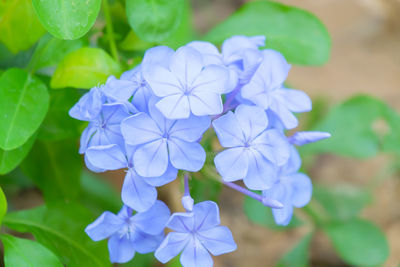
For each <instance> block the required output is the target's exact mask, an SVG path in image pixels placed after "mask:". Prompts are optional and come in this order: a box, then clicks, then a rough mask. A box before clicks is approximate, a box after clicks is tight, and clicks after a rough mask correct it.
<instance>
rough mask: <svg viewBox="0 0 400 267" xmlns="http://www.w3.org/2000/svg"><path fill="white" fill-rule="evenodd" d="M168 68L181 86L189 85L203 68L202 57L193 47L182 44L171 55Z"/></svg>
mask: <svg viewBox="0 0 400 267" xmlns="http://www.w3.org/2000/svg"><path fill="white" fill-rule="evenodd" d="M169 68H170V70H171V72H172V73H173V74H174V75H175V76H176V77H177V78H178V80H179V81H180V83H181V84H182V85H183V86H186V87H190V86H191V85H192V83H193V81H194V80H195V79H196V77H197V76H198V75H199V74H200V72H201V70H202V69H203V59H202V57H201V54H200V53H199V52H197V51H196V50H195V49H193V48H191V47H188V46H183V47H181V48H179V49H178V50H176V52H175V54H174V55H173V56H172V58H171V61H170V66H169Z"/></svg>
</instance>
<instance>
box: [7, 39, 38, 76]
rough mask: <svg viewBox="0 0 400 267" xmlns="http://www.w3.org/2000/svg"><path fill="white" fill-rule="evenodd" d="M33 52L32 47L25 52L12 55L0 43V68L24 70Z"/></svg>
mask: <svg viewBox="0 0 400 267" xmlns="http://www.w3.org/2000/svg"><path fill="white" fill-rule="evenodd" d="M33 50H34V47H31V48H30V49H28V50H26V51H21V52H18V53H17V54H14V53H12V52H11V51H10V50H8V48H7V47H6V46H5V45H4V44H2V43H0V68H4V69H8V68H21V69H23V68H25V67H26V66H28V63H29V62H30V60H31V57H32V54H33ZM2 71H3V70H2ZM0 74H1V73H0Z"/></svg>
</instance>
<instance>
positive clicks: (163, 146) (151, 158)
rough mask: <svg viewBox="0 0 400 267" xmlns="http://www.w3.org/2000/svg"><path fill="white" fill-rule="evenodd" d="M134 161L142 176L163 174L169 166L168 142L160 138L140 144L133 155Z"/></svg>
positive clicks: (137, 170)
mask: <svg viewBox="0 0 400 267" xmlns="http://www.w3.org/2000/svg"><path fill="white" fill-rule="evenodd" d="M133 162H134V165H135V169H136V172H137V173H138V174H139V175H140V176H144V177H155V176H161V175H163V174H164V173H165V171H166V170H167V167H168V150H167V143H166V142H165V141H164V140H163V139H159V140H156V141H153V142H151V143H147V144H145V145H143V146H140V147H139V148H138V149H137V150H136V152H135V154H134V156H133Z"/></svg>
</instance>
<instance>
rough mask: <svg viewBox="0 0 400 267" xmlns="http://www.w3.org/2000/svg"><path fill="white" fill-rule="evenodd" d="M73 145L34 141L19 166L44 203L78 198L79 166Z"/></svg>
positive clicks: (67, 142)
mask: <svg viewBox="0 0 400 267" xmlns="http://www.w3.org/2000/svg"><path fill="white" fill-rule="evenodd" d="M77 145H78V144H77V142H76V141H75V140H62V141H57V142H42V141H40V140H37V141H36V143H35V145H34V146H33V148H32V150H31V152H30V153H29V155H28V156H27V157H26V159H25V160H24V161H23V162H22V164H21V168H22V170H23V172H24V173H25V174H26V175H27V176H28V177H29V178H31V179H32V181H33V182H34V183H35V184H36V185H37V186H38V187H39V188H40V189H41V191H42V192H43V194H44V197H45V199H46V202H47V203H51V201H54V200H61V199H64V200H72V199H76V198H77V197H78V194H79V192H80V176H81V172H82V168H83V166H82V162H81V158H80V156H79V154H78V147H77Z"/></svg>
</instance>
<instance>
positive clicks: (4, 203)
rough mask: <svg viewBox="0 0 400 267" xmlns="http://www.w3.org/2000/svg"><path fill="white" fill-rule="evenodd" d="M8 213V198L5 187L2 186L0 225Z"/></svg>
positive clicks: (0, 192)
mask: <svg viewBox="0 0 400 267" xmlns="http://www.w3.org/2000/svg"><path fill="white" fill-rule="evenodd" d="M6 213H7V199H6V196H5V195H4V192H3V189H1V187H0V226H1V222H2V221H3V217H4V215H6Z"/></svg>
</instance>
